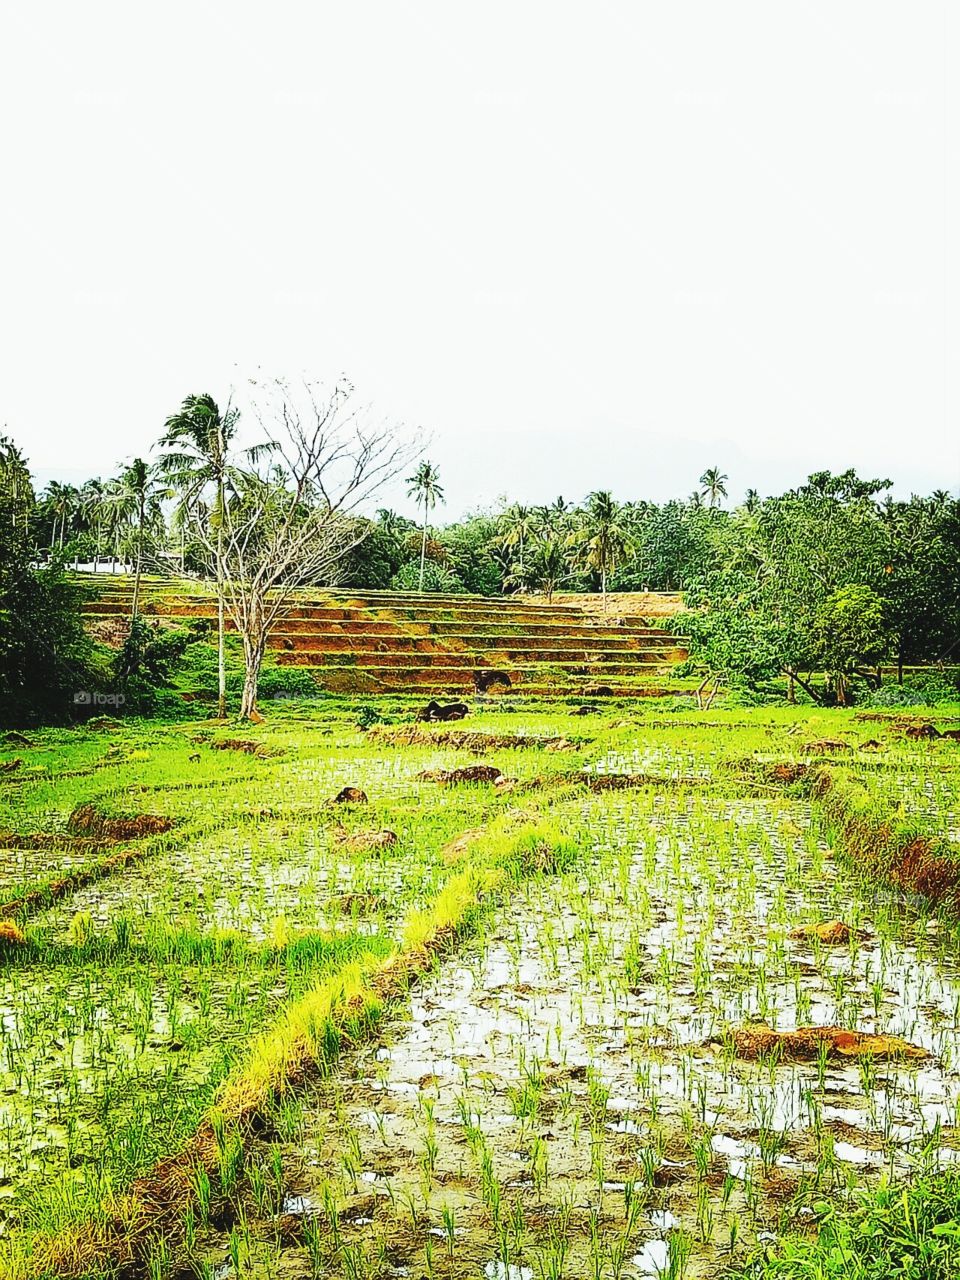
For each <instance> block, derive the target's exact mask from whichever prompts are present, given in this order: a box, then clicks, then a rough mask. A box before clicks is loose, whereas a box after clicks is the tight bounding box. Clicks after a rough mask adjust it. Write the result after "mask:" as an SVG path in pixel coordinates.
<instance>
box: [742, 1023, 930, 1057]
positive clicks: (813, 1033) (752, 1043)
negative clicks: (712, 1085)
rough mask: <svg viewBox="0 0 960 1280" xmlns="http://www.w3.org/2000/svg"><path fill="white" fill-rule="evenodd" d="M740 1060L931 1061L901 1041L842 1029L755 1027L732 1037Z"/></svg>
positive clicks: (924, 1052) (750, 1027)
mask: <svg viewBox="0 0 960 1280" xmlns="http://www.w3.org/2000/svg"><path fill="white" fill-rule="evenodd" d="M733 1047H734V1050H735V1051H736V1054H737V1057H738V1058H748V1059H754V1058H771V1057H776V1058H779V1059H780V1060H781V1061H784V1062H813V1061H816V1060H817V1059H818V1058H819V1057H820V1056H821V1054H826V1056H827V1057H828V1058H861V1057H871V1058H876V1059H878V1060H880V1061H887V1060H891V1059H892V1060H897V1059H904V1058H909V1059H912V1060H914V1061H918V1060H920V1059H924V1058H928V1057H929V1056H930V1055H929V1054H928V1053H927V1051H926V1049H922V1048H920V1046H919V1045H915V1044H910V1042H909V1041H908V1040H901V1039H900V1037H899V1036H888V1035H873V1034H871V1033H870V1032H867V1031H847V1030H846V1029H845V1028H843V1027H797V1029H796V1031H774V1030H773V1028H772V1027H768V1026H765V1025H763V1024H762V1023H753V1024H751V1025H749V1026H746V1027H742V1028H740V1030H738V1031H734V1033H733Z"/></svg>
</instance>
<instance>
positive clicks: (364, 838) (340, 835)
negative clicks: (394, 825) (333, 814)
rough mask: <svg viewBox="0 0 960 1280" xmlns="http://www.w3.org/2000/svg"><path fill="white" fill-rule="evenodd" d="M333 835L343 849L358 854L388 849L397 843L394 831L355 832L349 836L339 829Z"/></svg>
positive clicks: (348, 833)
mask: <svg viewBox="0 0 960 1280" xmlns="http://www.w3.org/2000/svg"><path fill="white" fill-rule="evenodd" d="M334 835H335V836H336V838H337V840H338V841H339V842H340V843H341V844H342V845H343V846H344V847H345V848H347V849H351V850H356V851H359V852H365V851H366V850H368V849H390V848H392V846H393V845H395V844H396V843H397V835H396V832H394V831H356V832H354V833H353V835H351V834H350V832H348V831H344V830H343V828H342V827H340V828H338V830H337V831H336V832H334Z"/></svg>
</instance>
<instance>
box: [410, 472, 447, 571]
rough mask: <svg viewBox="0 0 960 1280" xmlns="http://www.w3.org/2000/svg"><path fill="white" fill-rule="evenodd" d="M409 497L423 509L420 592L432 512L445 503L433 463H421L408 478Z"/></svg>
mask: <svg viewBox="0 0 960 1280" xmlns="http://www.w3.org/2000/svg"><path fill="white" fill-rule="evenodd" d="M407 497H408V498H413V499H414V500H415V501H416V504H417V506H418V507H423V536H422V538H421V540H420V588H419V589H420V590H421V591H422V590H423V574H424V569H425V568H426V563H427V532H428V529H429V526H430V511H431V510H432V508H434V507H435V506H436V505H437V503H438V502H443V501H444V496H443V487H442V486H441V484H440V472H439V471H438V469H437V467H436V466H435V465H434V463H432V462H427V461H424V462H421V463H420V465H419V466H418V467H417V469H416V471H415V472H414V473H413V475H412V476H407Z"/></svg>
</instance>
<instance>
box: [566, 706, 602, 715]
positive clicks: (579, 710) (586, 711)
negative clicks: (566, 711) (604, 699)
mask: <svg viewBox="0 0 960 1280" xmlns="http://www.w3.org/2000/svg"><path fill="white" fill-rule="evenodd" d="M599 710H600V708H599V707H591V706H588V705H587V704H586V703H584V705H583V706H582V707H574V709H573V710H572V711H571V712H570V714H571V715H572V716H593V715H596V713H597V712H598V711H599Z"/></svg>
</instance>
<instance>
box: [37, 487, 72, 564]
mask: <svg viewBox="0 0 960 1280" xmlns="http://www.w3.org/2000/svg"><path fill="white" fill-rule="evenodd" d="M79 502H80V494H79V491H78V490H77V489H76V488H75V487H74V486H73V485H72V484H60V482H59V481H58V480H51V481H50V483H49V484H48V485H47V488H46V493H45V494H44V501H43V505H44V507H45V508H46V509H47V511H49V513H50V514H51V515H52V516H53V524H52V526H51V534H50V550H51V551H52V550H53V548H54V547H59V548H60V550H61V551H62V550H63V543H64V538H65V537H66V532H67V524H68V522H71V523H72V521H73V518H74V516H75V515H76V513H77V510H78V508H79ZM58 526H59V529H60V534H59V537H58V536H57V528H58Z"/></svg>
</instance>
